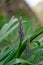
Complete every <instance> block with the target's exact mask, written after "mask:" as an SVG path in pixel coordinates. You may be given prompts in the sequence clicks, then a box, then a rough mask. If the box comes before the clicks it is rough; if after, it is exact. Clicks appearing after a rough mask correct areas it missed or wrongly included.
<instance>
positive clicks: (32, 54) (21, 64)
mask: <svg viewBox="0 0 43 65" xmlns="http://www.w3.org/2000/svg"><path fill="white" fill-rule="evenodd" d="M23 23H25V24H26V23H27V22H25V21H24V22H23ZM18 26H19V19H17V18H14V17H12V18H11V20H10V22H8V23H6V24H5V25H4V26H3V27H2V29H1V30H0V44H1V43H2V41H6V37H8V36H9V35H10V34H11V33H12V32H13V31H14V32H15V31H16V33H17V31H18ZM25 26H26V25H25ZM30 28H31V27H30ZM16 29H17V30H16ZM24 29H25V28H24ZM26 29H27V28H26ZM25 32H26V30H25ZM28 32H30V31H29V30H28ZM41 34H43V27H41V28H39V29H38V30H36V31H35V32H33V33H31V34H30V35H29V36H28V34H27V35H26V33H25V35H26V37H25V38H24V40H23V41H22V43H20V41H19V37H18V40H17V38H16V43H14V44H12V45H10V46H9V47H6V48H4V49H2V50H1V53H0V65H15V64H16V65H43V46H41V42H39V41H38V40H37V41H33V40H34V39H35V38H36V37H38V36H39V35H41ZM15 37H17V34H16V35H15ZM28 37H29V39H30V47H29V48H30V51H29V52H28V55H27V56H26V57H25V56H24V51H25V49H26V46H27V44H28V43H29V42H28ZM8 41H9V40H8ZM32 41H33V42H32ZM6 43H7V41H6ZM20 44H21V45H20ZM35 44H36V45H35ZM19 45H20V46H19ZM28 45H29V44H28ZM32 46H33V47H32ZM19 47H20V48H19ZM29 48H28V49H29ZM18 50H19V51H18Z"/></svg>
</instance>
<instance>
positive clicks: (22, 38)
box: [17, 17, 24, 57]
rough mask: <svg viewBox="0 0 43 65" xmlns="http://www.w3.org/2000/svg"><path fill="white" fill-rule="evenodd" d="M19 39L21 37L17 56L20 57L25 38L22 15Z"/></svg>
mask: <svg viewBox="0 0 43 65" xmlns="http://www.w3.org/2000/svg"><path fill="white" fill-rule="evenodd" d="M19 39H20V44H19V48H18V52H17V57H19V53H20V48H21V44H22V41H23V40H24V31H23V24H22V17H20V19H19Z"/></svg>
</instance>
